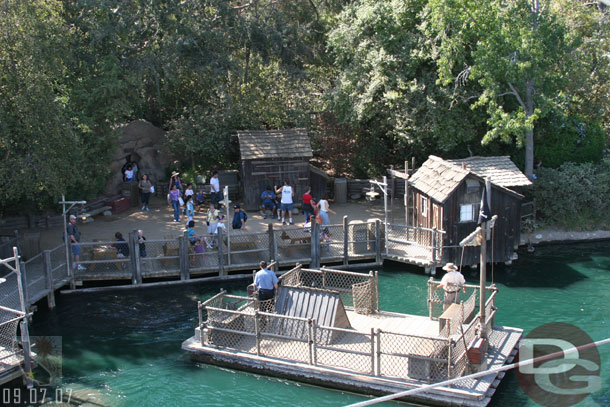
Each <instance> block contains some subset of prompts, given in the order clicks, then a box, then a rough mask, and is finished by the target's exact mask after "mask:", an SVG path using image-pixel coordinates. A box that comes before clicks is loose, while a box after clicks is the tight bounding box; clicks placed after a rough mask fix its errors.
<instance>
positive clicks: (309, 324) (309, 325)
mask: <svg viewBox="0 0 610 407" xmlns="http://www.w3.org/2000/svg"><path fill="white" fill-rule="evenodd" d="M311 331H312V329H311V318H309V319H308V320H307V342H308V343H309V364H310V365H313V335H312V333H311Z"/></svg>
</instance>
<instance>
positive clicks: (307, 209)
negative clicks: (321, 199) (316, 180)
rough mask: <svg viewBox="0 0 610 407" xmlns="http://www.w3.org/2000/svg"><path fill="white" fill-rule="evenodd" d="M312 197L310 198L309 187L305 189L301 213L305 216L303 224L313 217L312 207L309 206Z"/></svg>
mask: <svg viewBox="0 0 610 407" xmlns="http://www.w3.org/2000/svg"><path fill="white" fill-rule="evenodd" d="M312 199H313V197H312V196H311V187H307V190H306V191H305V193H304V194H303V208H302V209H303V213H304V214H305V223H307V221H308V220H309V218H310V217H311V216H314V210H313V206H312V205H311V200H312Z"/></svg>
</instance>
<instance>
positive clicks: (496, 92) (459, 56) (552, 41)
mask: <svg viewBox="0 0 610 407" xmlns="http://www.w3.org/2000/svg"><path fill="white" fill-rule="evenodd" d="M426 13H427V15H428V21H429V23H428V24H426V25H425V26H424V27H423V30H424V32H426V33H427V34H428V35H430V36H431V37H432V38H433V40H432V44H431V45H432V49H433V52H434V54H436V55H437V64H438V72H439V77H440V81H441V83H442V84H443V85H454V86H455V87H460V86H462V85H465V84H467V83H469V82H474V83H476V84H477V85H478V86H480V88H481V91H480V92H479V91H474V92H473V91H471V94H470V95H469V96H464V97H462V101H474V103H473V105H472V107H473V108H475V109H476V108H478V107H485V108H486V111H487V115H488V117H487V123H488V126H489V129H488V131H487V133H486V134H485V137H484V138H483V143H488V142H489V141H491V140H493V139H497V138H500V139H502V140H503V141H505V142H511V141H513V140H514V141H516V144H517V145H518V146H524V147H525V174H526V175H527V176H528V177H530V178H531V177H532V174H533V168H534V128H535V125H536V123H537V122H538V121H539V120H540V119H541V118H543V117H545V116H546V115H547V114H548V113H549V111H550V110H551V109H556V110H562V109H563V106H562V105H561V102H562V98H561V97H560V95H561V93H562V90H563V89H564V86H565V84H566V82H567V81H569V80H570V76H571V71H572V70H578V69H579V66H578V63H573V61H574V56H575V54H576V52H577V49H578V46H579V44H580V38H579V37H578V36H577V35H572V34H574V33H570V32H569V30H568V29H567V27H566V26H565V24H563V23H562V21H561V19H560V18H558V16H557V15H556V14H555V10H553V8H551V7H550V0H547V1H545V0H516V1H511V2H504V1H501V0H491V1H485V2H479V1H472V0H430V2H429V5H428V8H427V11H426Z"/></svg>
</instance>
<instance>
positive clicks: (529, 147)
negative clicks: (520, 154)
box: [525, 79, 534, 179]
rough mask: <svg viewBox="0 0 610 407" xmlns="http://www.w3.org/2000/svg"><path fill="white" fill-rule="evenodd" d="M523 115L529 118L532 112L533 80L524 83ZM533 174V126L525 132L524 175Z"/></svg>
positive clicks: (529, 175) (529, 176)
mask: <svg viewBox="0 0 610 407" xmlns="http://www.w3.org/2000/svg"><path fill="white" fill-rule="evenodd" d="M525 86H526V87H525V115H526V117H527V118H528V119H529V118H530V117H531V116H532V115H533V114H534V81H533V80H531V79H530V80H528V81H527V82H526V85H525ZM533 174H534V126H533V125H532V127H531V128H530V129H528V130H527V131H526V132H525V176H526V177H528V178H529V179H532V177H533Z"/></svg>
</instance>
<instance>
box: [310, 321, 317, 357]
mask: <svg viewBox="0 0 610 407" xmlns="http://www.w3.org/2000/svg"><path fill="white" fill-rule="evenodd" d="M317 329H318V328H317V324H316V320H315V319H312V320H311V336H312V339H313V343H312V346H311V350H312V353H313V354H312V363H311V364H312V365H314V366H318V347H317V346H316V345H317V342H316V338H317V337H318V332H317Z"/></svg>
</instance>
